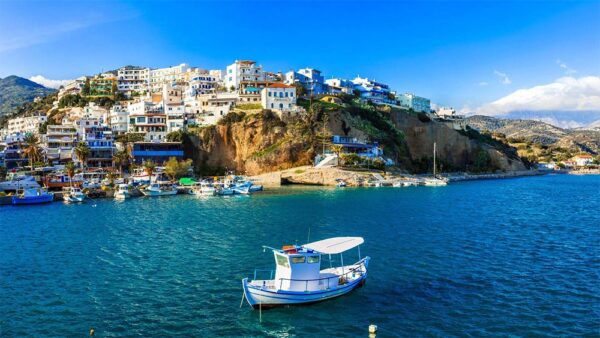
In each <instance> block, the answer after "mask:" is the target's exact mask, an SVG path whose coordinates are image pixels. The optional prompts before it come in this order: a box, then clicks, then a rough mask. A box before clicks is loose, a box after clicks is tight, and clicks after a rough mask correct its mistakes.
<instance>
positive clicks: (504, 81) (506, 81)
mask: <svg viewBox="0 0 600 338" xmlns="http://www.w3.org/2000/svg"><path fill="white" fill-rule="evenodd" d="M494 74H496V76H498V77H499V78H500V82H502V84H505V85H509V84H511V82H512V81H510V78H509V77H508V75H506V73H502V72H500V71H497V70H495V71H494Z"/></svg>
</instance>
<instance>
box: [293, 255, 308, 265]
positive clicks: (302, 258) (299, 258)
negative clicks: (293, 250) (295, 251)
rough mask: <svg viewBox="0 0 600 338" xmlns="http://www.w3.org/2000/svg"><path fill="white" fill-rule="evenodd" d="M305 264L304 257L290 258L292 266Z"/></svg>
mask: <svg viewBox="0 0 600 338" xmlns="http://www.w3.org/2000/svg"><path fill="white" fill-rule="evenodd" d="M304 262H306V257H305V256H295V257H292V263H293V264H301V263H304Z"/></svg>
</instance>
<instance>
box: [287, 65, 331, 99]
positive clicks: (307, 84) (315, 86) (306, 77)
mask: <svg viewBox="0 0 600 338" xmlns="http://www.w3.org/2000/svg"><path fill="white" fill-rule="evenodd" d="M284 82H285V83H286V84H288V85H294V84H295V83H299V84H301V85H302V86H303V87H304V88H305V89H306V92H307V93H308V94H309V95H311V94H312V95H319V94H323V93H325V92H326V91H327V90H326V89H327V88H326V85H325V80H324V79H323V75H321V71H320V70H317V69H314V68H303V69H300V70H298V71H297V72H295V71H290V72H287V73H285V81H284Z"/></svg>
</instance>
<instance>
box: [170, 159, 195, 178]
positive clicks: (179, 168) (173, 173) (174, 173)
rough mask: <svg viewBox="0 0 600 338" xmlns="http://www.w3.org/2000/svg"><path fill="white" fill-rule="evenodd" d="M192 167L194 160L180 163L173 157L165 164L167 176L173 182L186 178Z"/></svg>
mask: <svg viewBox="0 0 600 338" xmlns="http://www.w3.org/2000/svg"><path fill="white" fill-rule="evenodd" d="M191 167H192V160H190V159H188V160H182V161H178V160H177V158H175V157H171V158H169V160H168V161H167V163H165V174H167V176H169V178H170V179H171V180H175V179H178V178H181V177H184V176H186V175H187V174H188V172H189V170H190V168H191Z"/></svg>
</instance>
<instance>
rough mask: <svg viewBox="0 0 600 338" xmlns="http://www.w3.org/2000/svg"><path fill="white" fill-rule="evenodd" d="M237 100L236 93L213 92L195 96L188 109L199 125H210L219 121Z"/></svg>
mask: <svg viewBox="0 0 600 338" xmlns="http://www.w3.org/2000/svg"><path fill="white" fill-rule="evenodd" d="M237 102H238V94H237V93H213V94H204V95H199V96H198V97H196V102H195V103H193V104H190V105H189V106H190V107H189V111H190V112H192V113H193V114H194V116H195V120H196V123H197V124H199V125H212V124H216V123H217V122H219V120H220V119H222V118H223V117H224V116H225V115H227V114H229V111H230V110H231V109H232V108H233V107H234V106H235V104H236V103H237Z"/></svg>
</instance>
